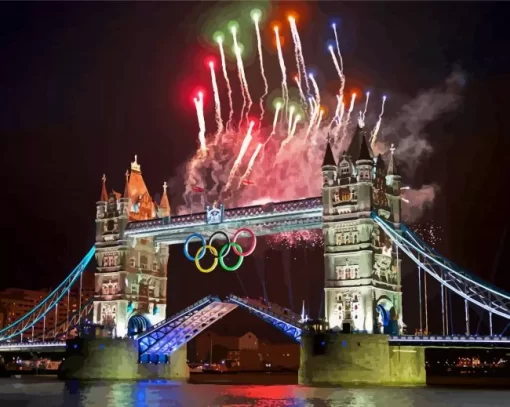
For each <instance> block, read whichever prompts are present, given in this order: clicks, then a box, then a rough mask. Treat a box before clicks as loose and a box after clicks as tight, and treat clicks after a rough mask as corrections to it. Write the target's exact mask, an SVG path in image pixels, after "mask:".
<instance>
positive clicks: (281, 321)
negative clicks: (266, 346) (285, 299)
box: [226, 295, 302, 342]
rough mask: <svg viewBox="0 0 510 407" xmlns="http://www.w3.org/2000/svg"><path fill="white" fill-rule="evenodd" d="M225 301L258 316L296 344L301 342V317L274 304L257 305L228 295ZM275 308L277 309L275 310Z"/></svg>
mask: <svg viewBox="0 0 510 407" xmlns="http://www.w3.org/2000/svg"><path fill="white" fill-rule="evenodd" d="M226 301H228V302H231V303H233V304H236V305H238V306H240V307H241V308H244V309H246V310H248V311H249V312H250V313H252V314H254V315H256V316H258V317H259V318H261V319H263V320H264V321H266V322H267V323H269V324H271V325H273V326H274V327H275V328H277V329H279V330H280V331H282V332H283V333H284V334H285V335H287V336H289V337H290V338H292V339H294V340H295V341H296V342H300V340H301V331H302V327H301V322H300V319H301V316H300V315H298V314H295V313H293V312H292V311H290V310H286V309H283V308H282V307H278V306H275V305H274V304H270V303H267V305H266V304H262V303H260V302H259V303H257V302H256V301H254V300H251V299H248V298H241V297H237V296H235V295H229V296H228V297H227V299H226ZM276 307H278V308H277V309H278V310H276Z"/></svg>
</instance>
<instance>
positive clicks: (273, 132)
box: [264, 102, 282, 145]
mask: <svg viewBox="0 0 510 407" xmlns="http://www.w3.org/2000/svg"><path fill="white" fill-rule="evenodd" d="M281 109H282V104H281V103H280V102H278V103H277V104H276V111H275V112H274V118H273V129H272V130H271V134H270V135H269V137H268V138H267V140H266V142H265V143H264V145H266V144H267V143H268V141H269V140H270V139H271V137H272V136H273V135H274V134H275V133H276V125H277V123H278V113H280V110H281Z"/></svg>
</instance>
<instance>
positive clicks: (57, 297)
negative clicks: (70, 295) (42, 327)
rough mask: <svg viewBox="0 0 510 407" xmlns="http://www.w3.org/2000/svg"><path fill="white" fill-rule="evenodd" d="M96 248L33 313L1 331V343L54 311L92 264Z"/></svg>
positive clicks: (93, 248) (19, 333)
mask: <svg viewBox="0 0 510 407" xmlns="http://www.w3.org/2000/svg"><path fill="white" fill-rule="evenodd" d="M95 250H96V249H95V247H92V249H90V250H89V252H88V253H87V254H86V255H85V257H84V258H83V259H82V260H81V262H80V263H79V264H78V266H76V268H75V269H74V270H73V271H72V272H71V273H70V274H69V276H67V277H66V279H65V280H64V281H63V282H62V283H60V285H59V286H58V287H57V288H55V289H54V290H53V291H52V292H51V293H50V294H48V296H47V297H46V298H45V299H44V300H42V301H41V302H40V303H39V305H37V306H36V307H35V308H34V309H33V310H32V311H30V312H28V313H27V314H25V315H24V316H22V317H21V318H19V319H18V320H16V321H14V322H13V323H12V324H10V325H9V326H6V327H5V328H3V329H0V342H2V341H5V340H8V339H10V338H14V337H16V336H18V335H21V334H22V333H23V332H25V331H26V330H28V329H30V328H32V326H34V325H35V324H37V323H38V322H39V321H41V320H42V319H43V318H44V317H45V316H46V315H47V314H48V313H49V312H54V311H53V310H54V309H55V307H56V306H57V305H58V303H59V302H60V301H61V300H62V298H63V297H64V296H65V294H66V293H67V292H68V291H69V290H70V289H71V288H72V286H73V285H74V283H75V282H76V280H78V279H79V277H80V276H81V274H82V273H83V271H84V270H85V267H86V266H87V264H88V263H89V262H90V260H91V259H92V257H93V256H94V253H95Z"/></svg>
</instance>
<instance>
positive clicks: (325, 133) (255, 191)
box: [185, 11, 384, 244]
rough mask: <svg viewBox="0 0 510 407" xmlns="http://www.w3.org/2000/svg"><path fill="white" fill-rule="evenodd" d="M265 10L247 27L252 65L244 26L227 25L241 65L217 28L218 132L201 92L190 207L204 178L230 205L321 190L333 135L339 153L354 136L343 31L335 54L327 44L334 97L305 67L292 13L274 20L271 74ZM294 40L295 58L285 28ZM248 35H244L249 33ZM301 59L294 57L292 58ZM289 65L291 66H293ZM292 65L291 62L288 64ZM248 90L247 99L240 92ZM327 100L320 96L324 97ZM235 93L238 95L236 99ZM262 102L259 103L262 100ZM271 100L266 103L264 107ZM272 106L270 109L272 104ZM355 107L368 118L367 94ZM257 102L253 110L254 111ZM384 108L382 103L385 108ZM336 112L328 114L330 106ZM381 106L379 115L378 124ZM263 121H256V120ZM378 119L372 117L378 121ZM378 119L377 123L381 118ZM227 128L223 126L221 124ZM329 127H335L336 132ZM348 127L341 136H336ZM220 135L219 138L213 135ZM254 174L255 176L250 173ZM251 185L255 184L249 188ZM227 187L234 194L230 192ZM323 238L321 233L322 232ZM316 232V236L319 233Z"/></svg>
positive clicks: (210, 192)
mask: <svg viewBox="0 0 510 407" xmlns="http://www.w3.org/2000/svg"><path fill="white" fill-rule="evenodd" d="M261 15H262V14H261V13H260V12H259V11H254V12H252V21H253V24H251V25H250V26H248V27H246V29H248V30H251V32H252V33H253V42H254V43H256V46H257V47H256V50H257V57H258V63H257V64H254V65H253V66H250V67H249V66H246V67H245V66H244V62H243V56H242V51H243V47H242V44H241V43H240V42H239V38H240V29H241V28H240V27H238V26H237V25H232V26H231V27H230V28H229V32H226V33H229V35H228V39H229V41H230V42H231V43H232V44H233V48H232V50H233V56H234V57H235V58H234V60H233V62H234V64H235V66H233V67H230V66H229V65H228V64H227V60H226V55H225V52H226V50H227V49H228V50H230V49H231V48H230V45H229V47H228V48H227V47H226V37H225V36H224V34H223V33H217V34H216V35H215V42H216V44H217V50H218V51H219V56H220V58H221V68H222V72H223V75H222V76H223V77H222V78H221V77H218V78H217V77H216V73H215V71H214V66H210V70H211V72H210V74H211V75H210V77H211V82H212V88H213V93H214V94H213V96H214V97H213V98H211V100H212V101H213V102H214V105H215V114H216V127H217V129H215V130H217V131H216V133H220V134H219V136H220V137H217V138H216V137H214V134H211V137H209V135H206V126H205V124H206V123H205V119H204V105H203V104H204V99H203V95H199V96H198V97H196V98H195V107H196V110H197V118H198V122H199V144H200V145H199V149H198V150H197V153H196V154H195V156H194V157H193V158H192V159H191V160H190V161H189V162H188V164H187V166H186V174H185V182H186V194H187V195H185V196H186V198H185V199H186V202H188V203H189V202H192V204H191V205H189V206H188V207H187V209H188V210H189V207H192V205H193V202H195V200H194V199H190V198H192V197H191V196H190V195H191V194H192V193H193V191H194V190H193V188H192V186H193V185H200V186H201V187H203V188H204V190H205V195H206V196H207V199H208V200H210V201H211V202H212V201H213V200H217V199H221V200H222V203H224V204H225V205H226V206H227V207H228V206H234V205H235V206H247V205H251V204H254V202H255V201H257V200H260V199H261V198H260V197H266V198H267V199H266V198H264V199H265V200H267V201H273V202H278V201H286V200H295V199H302V198H308V197H312V196H319V195H320V194H321V185H320V182H319V183H318V182H317V180H320V179H321V178H322V173H321V164H322V159H323V156H324V150H325V146H326V140H327V139H328V137H329V136H332V138H331V140H332V148H333V152H334V154H335V155H337V156H338V155H339V153H340V151H344V150H346V149H347V147H348V145H349V143H350V137H349V136H350V135H352V134H353V133H354V127H355V126H356V121H355V120H353V121H352V123H351V120H350V118H351V114H352V112H353V111H354V110H355V108H356V102H357V101H356V95H355V94H354V93H352V94H351V97H350V100H349V102H348V103H349V105H346V103H347V102H346V100H345V99H344V97H343V94H344V86H345V83H346V82H345V76H344V72H343V60H342V57H341V55H340V48H339V45H338V36H337V33H336V28H335V27H334V33H335V41H336V53H335V52H334V51H335V49H334V48H333V47H329V48H328V51H327V53H329V54H330V56H331V59H329V58H327V59H326V60H327V61H328V62H329V63H331V60H332V61H333V65H334V66H335V69H336V71H337V74H338V76H339V77H340V80H341V85H340V89H339V90H338V91H337V92H336V93H337V94H336V95H334V97H333V98H328V95H327V92H326V91H325V90H324V88H321V85H324V84H323V83H321V81H320V80H319V79H318V76H317V75H313V74H312V75H310V73H309V72H308V73H307V70H306V66H305V62H304V58H303V49H302V45H301V40H300V38H299V32H298V28H297V25H296V19H295V18H294V17H291V18H289V25H288V26H287V27H285V26H284V25H281V24H280V25H279V27H274V28H273V30H274V33H273V35H274V39H275V41H276V51H277V58H275V60H274V62H276V60H277V62H278V64H279V68H280V72H281V77H280V75H278V76H279V77H277V78H275V77H274V76H273V77H272V76H267V75H266V72H265V70H264V62H265V63H268V60H267V58H266V59H265V60H264V58H263V45H264V44H263V43H262V37H261V34H260V33H261V30H262V26H261ZM289 29H290V34H291V35H292V40H293V43H294V50H293V51H294V52H293V54H294V55H293V57H294V58H292V59H288V60H287V61H286V58H289V56H288V55H286V54H285V53H284V49H283V48H282V43H281V41H280V38H283V37H281V35H282V34H283V32H284V30H289ZM243 38H244V37H243ZM291 60H292V61H293V64H296V66H295V68H297V72H298V73H297V75H295V76H293V77H292V79H293V80H292V81H291V83H289V84H287V63H289V64H290V61H291ZM294 60H295V61H294ZM289 66H290V65H289ZM234 67H235V68H236V73H237V76H238V79H239V84H240V92H241V93H240V95H239V100H242V106H241V103H240V105H239V107H234V106H235V104H233V103H232V98H233V90H232V87H231V86H230V82H229V73H228V70H229V69H231V68H232V69H233V68H234ZM254 69H255V71H256V72H255V73H257V74H258V75H261V76H262V79H263V83H264V86H263V87H261V89H260V91H259V92H257V90H258V89H256V88H255V86H253V88H252V89H251V92H252V94H251V93H250V88H249V86H248V83H249V80H248V79H249V78H250V77H251V72H252V71H253V70H254ZM290 69H292V67H291V68H290ZM220 81H224V83H225V84H226V92H227V93H228V99H229V107H230V111H229V117H228V121H227V122H226V125H223V122H222V121H221V105H220V100H221V96H222V95H221V94H219V93H218V88H220V89H221V86H219V83H218V82H220ZM278 86H279V87H280V88H281V98H277V99H276V100H272V101H270V102H271V103H269V104H266V103H265V102H266V100H265V98H266V97H267V95H268V94H269V91H270V90H271V87H273V89H277V88H278ZM289 86H291V87H293V88H295V90H296V93H295V94H296V100H293V98H292V97H291V94H292V93H290V94H289ZM252 96H253V97H256V98H259V97H260V99H259V100H260V103H259V104H257V105H255V106H253V109H252ZM241 97H242V99H241ZM322 99H323V100H324V101H325V104H322V103H321V100H322ZM330 99H333V100H334V103H335V106H328V103H329V100H330ZM234 100H235V99H234ZM258 105H260V106H258ZM264 106H266V107H264ZM267 106H272V109H269V108H267ZM360 107H361V108H360V109H356V111H358V110H360V111H362V115H361V116H360V117H363V124H365V123H364V121H365V115H366V113H367V107H368V94H367V95H366V99H365V100H364V104H363V106H360ZM251 109H252V110H253V111H254V112H251ZM383 109H384V102H383V106H382V110H383ZM328 111H330V112H332V114H331V115H330V116H328V114H327V112H328ZM250 112H251V114H258V115H259V116H258V117H260V118H261V120H259V121H253V120H251V118H250V116H249V115H250ZM233 114H235V115H236V116H237V114H240V116H239V117H240V120H239V122H238V123H234V121H233V120H232V115H233ZM381 117H382V112H381V114H380V115H379V121H378V123H379V125H378V126H380V120H381ZM255 123H257V126H255ZM373 125H374V123H372V126H373ZM376 125H377V124H376ZM220 129H221V130H220ZM330 133H331V134H330ZM339 134H342V137H338V135H339ZM215 140H216V141H215ZM248 177H249V179H248ZM247 185H249V187H247ZM227 191H228V193H226V192H227ZM198 205H199V204H197V207H196V208H192V209H193V210H197V211H199V210H203V207H198ZM314 233H315V232H311V231H310V232H306V233H305V232H303V233H298V234H294V233H292V234H290V235H285V234H283V235H279V236H280V237H279V239H280V240H286V241H290V242H292V244H294V243H297V242H298V241H300V239H301V240H302V239H309V240H311V241H315V240H317V239H318V240H320V241H322V235H321V234H319V235H317V234H316V233H315V234H314ZM319 237H320V239H319ZM314 239H315V240H314Z"/></svg>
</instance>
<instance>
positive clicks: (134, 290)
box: [131, 284, 138, 294]
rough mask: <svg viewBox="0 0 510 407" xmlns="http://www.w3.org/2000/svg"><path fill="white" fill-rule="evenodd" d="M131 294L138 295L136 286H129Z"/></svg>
mask: <svg viewBox="0 0 510 407" xmlns="http://www.w3.org/2000/svg"><path fill="white" fill-rule="evenodd" d="M131 294H138V284H131Z"/></svg>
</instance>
